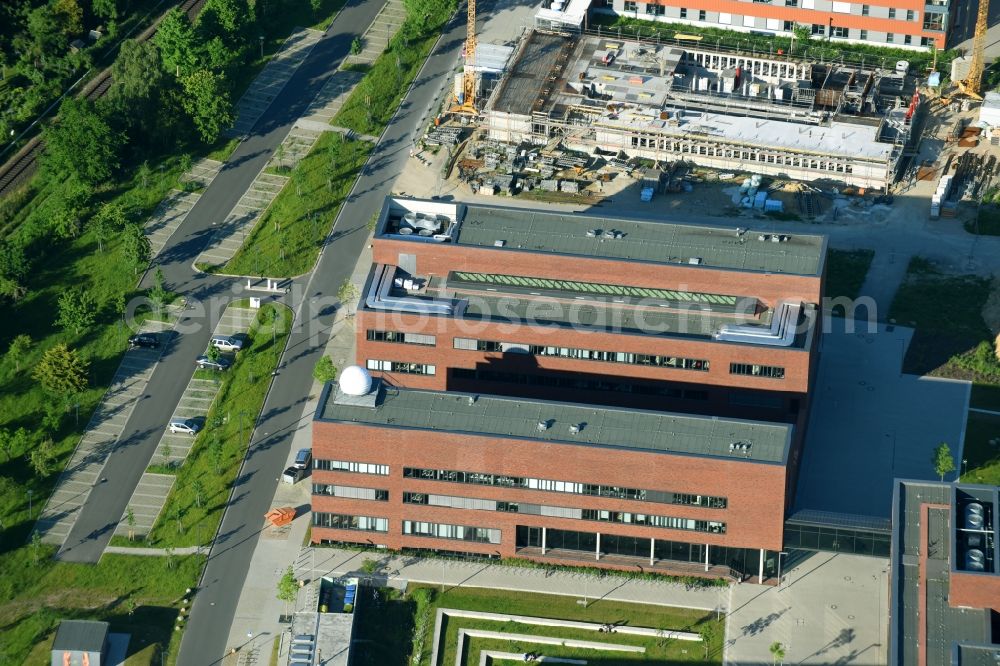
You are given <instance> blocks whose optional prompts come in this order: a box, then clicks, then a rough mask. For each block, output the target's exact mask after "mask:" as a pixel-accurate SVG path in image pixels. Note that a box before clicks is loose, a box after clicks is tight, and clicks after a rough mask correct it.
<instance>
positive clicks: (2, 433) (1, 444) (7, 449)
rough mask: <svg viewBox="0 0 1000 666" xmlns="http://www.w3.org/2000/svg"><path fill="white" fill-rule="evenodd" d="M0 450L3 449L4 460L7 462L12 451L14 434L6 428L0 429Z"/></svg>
mask: <svg viewBox="0 0 1000 666" xmlns="http://www.w3.org/2000/svg"><path fill="white" fill-rule="evenodd" d="M0 451H3V455H4V462H9V461H10V457H11V453H12V452H13V451H14V435H13V434H12V433H11V432H10V431H9V430H7V429H6V428H3V429H0Z"/></svg>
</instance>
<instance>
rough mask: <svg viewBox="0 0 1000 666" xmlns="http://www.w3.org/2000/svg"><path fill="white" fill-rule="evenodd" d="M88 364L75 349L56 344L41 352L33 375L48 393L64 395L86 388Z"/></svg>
mask: <svg viewBox="0 0 1000 666" xmlns="http://www.w3.org/2000/svg"><path fill="white" fill-rule="evenodd" d="M88 370H89V364H88V363H87V362H86V361H85V360H83V359H82V358H81V357H80V355H79V353H77V352H76V350H73V349H70V348H69V347H67V346H66V345H65V344H63V343H60V344H57V345H55V346H53V347H51V348H50V349H48V350H47V351H46V352H45V353H44V354H42V358H41V360H39V361H38V365H36V366H35V372H34V374H33V376H34V377H35V379H37V380H38V382H39V383H40V384H41V385H42V388H44V389H45V390H46V391H48V392H49V393H51V394H53V395H56V396H60V397H66V396H69V395H72V394H73V393H79V392H80V391H82V390H84V389H85V388H87V371H88Z"/></svg>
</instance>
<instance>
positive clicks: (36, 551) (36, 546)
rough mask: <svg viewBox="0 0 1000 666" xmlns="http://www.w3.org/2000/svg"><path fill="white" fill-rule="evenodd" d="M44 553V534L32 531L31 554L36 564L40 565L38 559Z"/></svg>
mask: <svg viewBox="0 0 1000 666" xmlns="http://www.w3.org/2000/svg"><path fill="white" fill-rule="evenodd" d="M41 554H42V535H40V534H39V533H38V531H37V530H36V531H34V532H32V533H31V556H32V558H34V560H35V565H36V566H37V565H38V559H39V557H40V556H41Z"/></svg>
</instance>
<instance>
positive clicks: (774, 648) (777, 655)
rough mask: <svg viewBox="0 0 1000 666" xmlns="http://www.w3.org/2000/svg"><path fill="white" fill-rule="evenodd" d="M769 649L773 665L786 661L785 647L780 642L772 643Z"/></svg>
mask: <svg viewBox="0 0 1000 666" xmlns="http://www.w3.org/2000/svg"><path fill="white" fill-rule="evenodd" d="M767 649H768V651H769V652H770V653H771V662H772V663H777V662H779V661H783V660H784V659H785V646H784V645H782V644H781V643H779V642H778V641H774V642H773V643H771V647H769V648H767Z"/></svg>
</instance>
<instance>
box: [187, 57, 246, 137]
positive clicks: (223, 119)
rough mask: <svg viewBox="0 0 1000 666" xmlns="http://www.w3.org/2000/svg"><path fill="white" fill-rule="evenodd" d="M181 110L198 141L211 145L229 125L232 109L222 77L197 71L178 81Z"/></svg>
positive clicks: (208, 72)
mask: <svg viewBox="0 0 1000 666" xmlns="http://www.w3.org/2000/svg"><path fill="white" fill-rule="evenodd" d="M181 86H182V87H183V88H184V93H185V94H184V99H183V104H184V110H185V111H187V113H188V115H189V116H191V120H192V121H193V122H194V126H195V128H196V129H197V130H198V134H199V136H201V140H202V141H204V142H205V143H207V144H211V143H215V140H216V139H218V138H219V135H220V134H222V131H223V130H224V129H226V128H227V127H230V126H231V125H232V124H233V105H232V102H231V101H230V98H229V90H227V89H226V86H225V85H224V81H223V80H222V77H220V76H217V75H216V74H213V73H212V72H210V71H208V70H204V69H203V70H199V71H196V72H194V73H193V74H191V75H190V76H185V77H183V78H182V79H181Z"/></svg>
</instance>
